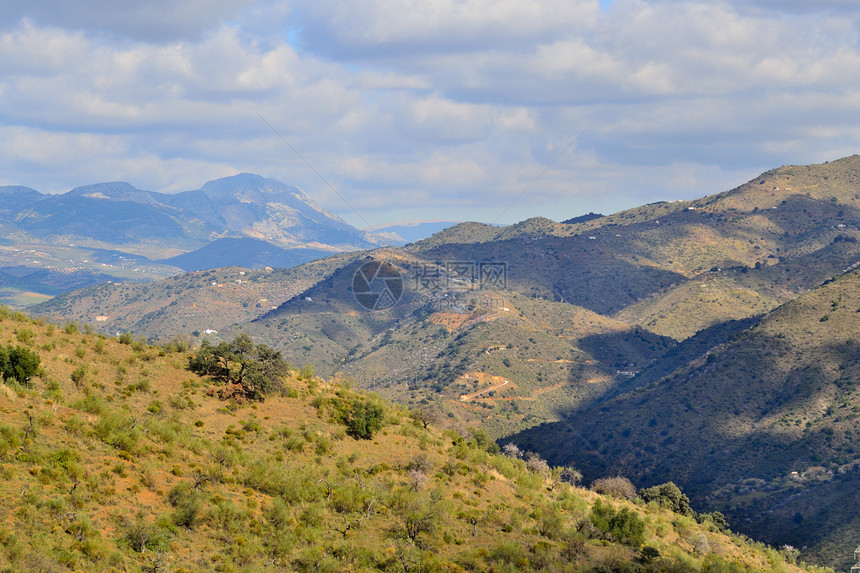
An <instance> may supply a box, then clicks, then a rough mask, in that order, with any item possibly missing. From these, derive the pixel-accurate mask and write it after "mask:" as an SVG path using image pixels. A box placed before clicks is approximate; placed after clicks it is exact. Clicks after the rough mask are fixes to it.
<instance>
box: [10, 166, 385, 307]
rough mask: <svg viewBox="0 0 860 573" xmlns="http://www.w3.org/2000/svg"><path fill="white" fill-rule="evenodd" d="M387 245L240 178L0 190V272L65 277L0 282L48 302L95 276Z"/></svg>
mask: <svg viewBox="0 0 860 573" xmlns="http://www.w3.org/2000/svg"><path fill="white" fill-rule="evenodd" d="M391 242H392V240H391V239H388V238H386V237H384V236H382V235H379V234H374V233H370V232H365V231H360V230H358V229H356V228H354V227H352V226H351V225H349V224H348V223H346V222H345V221H343V220H342V219H340V218H339V217H337V216H336V215H334V214H332V213H329V212H328V211H325V210H324V209H322V208H321V207H319V206H318V205H317V204H316V203H314V202H313V201H312V200H311V199H310V198H309V197H308V196H307V194H305V193H304V192H303V191H302V190H301V189H298V188H297V187H292V186H290V185H286V184H284V183H281V182H280V181H277V180H275V179H266V178H264V177H261V176H259V175H252V174H248V173H243V174H240V175H235V176H232V177H225V178H223V179H218V180H215V181H210V182H208V183H206V184H205V185H204V186H203V187H202V188H200V189H197V190H194V191H186V192H182V193H176V194H167V193H157V192H153V191H144V190H141V189H137V188H135V187H133V186H132V185H130V184H128V183H122V182H114V183H99V184H95V185H87V186H84V187H77V188H75V189H72V190H71V191H69V192H67V193H63V194H59V195H46V194H42V193H39V192H38V191H36V190H34V189H30V188H27V187H0V267H9V268H13V267H25V268H28V269H32V270H33V271H35V270H46V271H53V272H54V275H57V273H59V275H60V276H63V277H67V278H68V281H67V282H66V283H65V284H61V283H62V281H59V282H58V281H56V280H54V281H53V282H52V283H51V284H50V285H49V284H42V283H40V282H39V281H38V280H35V279H37V278H38V276H39V275H36V274H33V273H29V274H31V275H32V276H31V279H33V280H29V281H25V283H22V284H19V283H21V281H17V282H15V281H7V280H3V279H2V278H0V282H4V283H6V286H7V289H19V290H29V291H32V292H35V293H43V294H56V292H61V291H63V290H68V288H72V287H77V286H81V285H83V284H87V283H88V281H90V283H89V284H91V282H92V280H95V281H99V280H101V282H104V280H105V277H106V278H113V279H117V280H128V279H135V280H153V279H157V278H163V277H166V276H170V275H173V274H176V273H177V272H180V271H181V270H200V269H209V268H218V267H224V266H230V265H237V264H241V265H244V266H246V267H249V268H256V267H264V266H271V267H276V266H277V267H287V266H294V265H296V264H300V263H304V262H307V261H310V260H313V259H315V258H319V257H321V256H326V255H328V254H331V253H335V252H340V251H352V250H357V249H367V248H373V247H377V246H380V245H385V244H389V243H391ZM13 283H14V284H13ZM2 286H3V285H2V284H0V287H2Z"/></svg>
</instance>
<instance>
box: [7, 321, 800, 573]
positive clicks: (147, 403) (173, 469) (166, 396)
mask: <svg viewBox="0 0 860 573" xmlns="http://www.w3.org/2000/svg"><path fill="white" fill-rule="evenodd" d="M126 342H128V344H121V343H120V342H118V341H114V340H110V339H106V338H104V337H100V336H95V335H87V334H82V333H80V332H77V331H76V329H75V328H74V327H73V326H68V325H67V326H66V327H64V328H60V327H57V326H54V325H52V324H46V323H44V322H43V321H38V320H37V321H35V322H33V321H31V320H29V319H28V318H27V317H26V316H25V315H23V314H21V313H14V314H13V313H10V312H8V311H3V312H0V347H2V348H4V349H5V348H8V347H9V346H10V345H11V346H12V347H17V348H19V349H20V348H24V349H25V350H26V351H27V352H29V353H37V354H39V355H41V364H40V365H39V368H38V370H39V372H38V374H37V375H36V376H34V377H29V378H27V379H26V380H21V381H18V380H16V379H14V378H6V379H5V383H3V384H0V472H2V475H3V479H2V480H0V498H2V499H3V500H4V507H5V508H6V509H7V513H6V517H5V519H4V523H3V524H2V526H0V539H2V544H0V568H2V569H3V570H7V571H44V572H52V571H63V570H86V571H93V572H107V571H129V570H142V571H188V572H208V571H263V570H296V571H376V570H378V571H395V570H396V571H403V570H406V571H413V570H414V571H428V572H435V571H464V570H468V571H548V572H567V571H603V570H616V571H617V570H624V571H643V572H648V571H666V570H672V571H689V572H695V571H764V570H772V571H783V572H786V573H795V572H800V571H804V570H813V569H812V568H808V567H806V566H805V565H800V566H798V565H796V564H795V563H794V561H795V558H796V554H795V552H794V551H793V550H792V549H790V548H787V549H784V550H776V549H773V548H769V547H765V546H764V545H762V544H760V543H759V544H754V543H752V542H751V541H750V540H748V539H745V538H743V537H741V536H738V535H735V534H732V533H729V532H726V531H725V530H723V523H722V521H721V520H719V519H717V516H712V515H698V516H695V515H680V514H678V513H674V512H673V511H672V510H670V509H667V508H664V507H661V505H660V504H659V503H658V502H655V501H652V502H650V503H647V504H646V503H645V502H644V501H642V500H637V501H636V502H635V503H634V502H631V501H627V500H624V499H617V498H611V497H607V496H604V495H600V494H597V493H595V492H593V491H588V490H585V489H582V488H579V487H576V486H575V485H572V484H570V483H568V482H566V481H564V479H563V478H564V476H568V477H567V479H571V478H570V477H569V476H570V475H573V474H571V473H570V472H568V473H567V474H564V473H563V472H562V471H561V468H558V469H552V468H549V467H548V466H547V465H546V464H545V463H543V462H542V461H541V460H539V459H537V458H529V459H528V460H524V459H520V458H519V457H517V456H511V457H508V456H502V455H499V454H498V453H494V452H495V451H496V448H495V447H494V446H495V445H494V444H493V443H492V442H491V441H489V440H487V439H486V437H485V436H484V435H483V434H482V433H481V432H480V431H472V432H467V433H465V434H464V435H461V434H459V433H457V432H454V431H450V430H447V431H440V430H438V429H436V428H435V427H434V426H433V425H432V424H429V425H428V424H427V423H426V419H425V418H422V417H420V416H419V415H416V413H414V412H409V411H408V410H405V409H404V408H402V407H395V406H391V405H387V404H385V403H383V402H382V401H380V400H379V399H378V398H376V397H375V396H373V395H368V394H361V393H356V392H354V391H351V390H349V389H348V388H347V387H346V386H345V385H343V384H340V383H338V382H336V381H325V380H320V379H318V378H313V377H311V376H310V375H307V374H304V373H300V372H298V371H295V370H291V371H289V372H287V373H286V374H285V376H284V377H283V379H282V380H281V383H282V384H283V385H284V391H283V395H279V394H278V395H270V396H269V397H268V398H267V399H266V400H265V401H263V402H253V403H239V402H236V401H224V400H221V399H220V398H219V397H218V392H219V391H220V390H221V389H223V384H219V383H216V382H213V381H212V380H209V379H206V378H200V377H198V376H197V375H195V374H193V373H191V372H189V371H188V370H186V369H185V365H187V364H188V358H189V357H188V355H187V354H184V353H182V352H179V353H177V352H175V348H174V350H172V351H168V350H166V349H163V348H162V349H159V348H155V347H150V346H147V345H146V344H143V343H141V342H137V341H134V340H132V339H128V340H127V341H126ZM18 352H19V354H20V352H21V351H20V350H19V351H18ZM4 372H5V370H4ZM359 415H361V416H363V417H362V418H358V417H357V416H359ZM358 419H362V420H372V422H373V423H372V425H370V426H363V425H358V424H357V422H356V420H358ZM572 479H573V481H574V482H575V476H574V478H572Z"/></svg>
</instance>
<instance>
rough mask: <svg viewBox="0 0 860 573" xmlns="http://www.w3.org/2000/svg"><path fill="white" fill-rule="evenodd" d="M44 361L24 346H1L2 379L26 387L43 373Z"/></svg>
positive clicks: (0, 364) (0, 365)
mask: <svg viewBox="0 0 860 573" xmlns="http://www.w3.org/2000/svg"><path fill="white" fill-rule="evenodd" d="M41 363H42V359H41V358H40V357H39V355H38V354H36V353H35V352H33V351H32V350H30V349H28V348H24V347H23V346H15V347H14V348H13V347H12V346H0V378H2V379H3V380H4V381H10V380H11V381H15V382H18V383H19V384H23V385H25V386H27V385H29V384H30V378H32V377H33V376H36V375H38V374H39V372H40V371H41Z"/></svg>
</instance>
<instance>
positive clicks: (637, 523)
mask: <svg viewBox="0 0 860 573" xmlns="http://www.w3.org/2000/svg"><path fill="white" fill-rule="evenodd" d="M589 519H590V520H591V523H592V524H593V525H594V526H595V527H596V528H597V529H599V530H600V531H602V532H603V533H606V534H607V535H609V536H610V537H612V538H613V539H615V540H616V541H618V542H619V543H625V544H627V545H633V546H638V545H642V543H643V542H644V540H645V522H644V521H642V518H640V517H639V516H638V515H637V514H636V513H635V512H632V511H630V510H629V509H627V508H626V507H625V508H622V509H621V511H616V509H615V508H614V507H612V506H611V505H610V504H608V503H604V502H603V501H601V500H599V499H598V500H597V501H596V502H595V503H594V506H593V507H592V508H591V515H590V516H589Z"/></svg>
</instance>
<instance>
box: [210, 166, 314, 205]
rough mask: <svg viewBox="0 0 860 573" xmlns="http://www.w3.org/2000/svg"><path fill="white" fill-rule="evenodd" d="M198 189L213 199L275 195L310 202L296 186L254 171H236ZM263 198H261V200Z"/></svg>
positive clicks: (270, 197) (281, 198)
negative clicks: (236, 172)
mask: <svg viewBox="0 0 860 573" xmlns="http://www.w3.org/2000/svg"><path fill="white" fill-rule="evenodd" d="M200 190H201V191H202V192H203V193H204V194H205V195H206V196H207V197H209V198H211V199H215V200H224V199H233V198H241V199H247V200H254V199H257V200H260V197H266V198H268V199H269V200H271V199H272V197H273V196H277V198H278V200H280V201H283V200H284V198H285V197H292V198H293V199H295V200H298V201H301V202H303V203H312V201H311V198H310V197H308V195H307V194H306V193H305V192H304V191H302V190H301V189H299V188H298V187H294V186H292V185H287V184H286V183H283V182H281V181H278V180H277V179H270V178H267V177H263V176H262V175H256V174H254V173H238V174H236V175H231V176H229V177H222V178H220V179H215V180H213V181H209V182H207V183H206V184H204V185H203V187H202V188H201V189H200ZM250 195H253V196H254V197H251V196H250ZM265 200H266V199H263V201H265Z"/></svg>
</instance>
